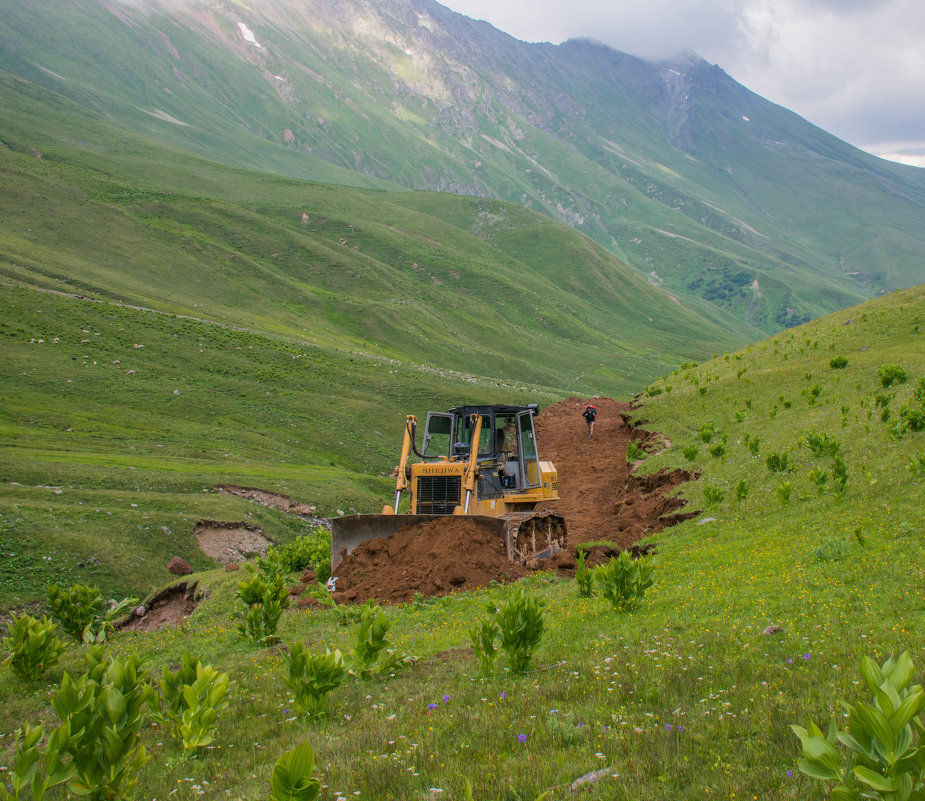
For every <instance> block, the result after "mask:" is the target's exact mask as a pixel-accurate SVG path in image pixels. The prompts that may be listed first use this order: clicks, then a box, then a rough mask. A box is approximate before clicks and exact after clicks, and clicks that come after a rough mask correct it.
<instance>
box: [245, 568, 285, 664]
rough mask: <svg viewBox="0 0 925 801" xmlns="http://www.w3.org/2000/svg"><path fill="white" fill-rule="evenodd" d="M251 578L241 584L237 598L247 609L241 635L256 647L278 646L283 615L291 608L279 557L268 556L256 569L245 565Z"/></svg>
mask: <svg viewBox="0 0 925 801" xmlns="http://www.w3.org/2000/svg"><path fill="white" fill-rule="evenodd" d="M244 567H245V568H246V569H247V571H248V572H249V573H250V576H249V577H248V578H246V579H244V580H243V581H241V582H239V583H238V591H237V593H236V595H235V597H236V598H237V599H238V600H239V601H241V602H242V603H243V604H244V605H245V607H246V609H245V612H244V619H243V620H242V621H241V622H240V623H239V624H238V631H240V632H241V633H242V634H243V635H244V636H245V637H247V638H248V639H249V640H251V642H253V643H255V644H256V645H264V646H266V645H272V644H273V643H275V642H276V639H277V638H276V629H277V627H278V626H279V621H280V618H281V617H282V616H283V611H284V610H285V609H287V608H288V606H289V590H288V588H287V587H286V575H285V573H284V572H283V567H282V562H281V561H280V557H279V554H277V553H276V552H269V553H268V554H267V558H266V559H258V560H257V567H256V568H255V567H254V566H253V565H251V564H246V565H244Z"/></svg>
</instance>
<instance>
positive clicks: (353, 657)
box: [348, 599, 392, 678]
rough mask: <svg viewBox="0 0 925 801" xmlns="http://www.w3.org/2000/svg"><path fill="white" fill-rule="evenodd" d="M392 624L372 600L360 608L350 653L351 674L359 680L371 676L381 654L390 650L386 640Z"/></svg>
mask: <svg viewBox="0 0 925 801" xmlns="http://www.w3.org/2000/svg"><path fill="white" fill-rule="evenodd" d="M391 627H392V622H391V621H390V620H389V619H388V617H386V614H385V612H383V611H382V609H381V608H380V607H379V604H377V603H376V602H375V601H373V600H372V599H370V600H368V601H367V602H366V603H365V604H363V606H361V607H360V619H359V620H358V621H357V624H356V625H355V626H354V628H353V633H354V636H355V645H354V647H353V648H352V649H351V650H350V652H349V653H348V657H349V661H350V672H351V673H353V674H354V675H355V676H357V677H358V678H364V677H366V676H368V675H369V674H370V672H371V671H372V669H373V667H374V666H375V664H376V660H377V659H379V656H380V654H381V653H382V652H383V651H385V649H386V648H388V645H389V643H388V640H387V639H386V637H387V635H388V633H389V629H390V628H391Z"/></svg>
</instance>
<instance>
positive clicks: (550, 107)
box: [0, 0, 925, 334]
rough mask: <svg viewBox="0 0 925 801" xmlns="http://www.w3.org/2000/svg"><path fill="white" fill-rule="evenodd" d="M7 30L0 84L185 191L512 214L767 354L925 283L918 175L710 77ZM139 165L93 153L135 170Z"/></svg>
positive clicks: (352, 42) (502, 52)
mask: <svg viewBox="0 0 925 801" xmlns="http://www.w3.org/2000/svg"><path fill="white" fill-rule="evenodd" d="M0 11H2V14H3V19H4V27H5V30H6V31H7V34H6V36H5V38H4V47H3V48H2V49H0V69H4V70H7V71H8V72H9V73H10V74H12V75H16V76H18V77H19V78H21V79H23V80H24V81H27V82H28V85H29V87H30V89H29V91H30V92H32V93H37V92H38V91H39V90H38V87H43V88H45V89H48V90H51V91H53V92H55V93H56V96H59V97H60V96H65V97H67V98H69V99H70V100H72V101H73V102H74V103H75V104H76V105H77V106H79V107H80V109H82V110H84V111H86V112H91V113H93V114H100V115H104V116H105V117H106V118H107V119H108V120H109V121H111V122H114V123H118V124H119V125H120V126H121V127H123V128H125V129H129V130H131V131H133V132H135V133H137V134H141V135H144V136H148V137H151V138H152V139H155V140H156V141H158V142H160V143H162V144H163V145H164V146H165V147H167V148H170V152H171V154H172V155H171V158H169V159H167V160H165V161H164V162H163V168H164V170H165V172H166V173H167V174H168V175H171V178H173V177H175V175H174V174H175V173H176V172H177V171H178V168H180V165H183V164H186V163H187V158H186V157H185V156H183V155H182V154H184V153H185V154H188V153H195V154H197V155H199V156H201V157H205V158H207V159H209V160H212V161H217V162H220V163H223V164H226V165H230V166H234V167H237V168H243V169H248V170H256V171H258V172H262V173H271V174H276V175H280V176H287V177H292V178H297V179H309V180H314V181H324V182H331V183H341V184H346V185H353V186H364V187H378V188H393V189H394V188H396V187H397V186H401V187H404V188H406V189H415V190H438V191H445V192H451V193H455V194H461V195H471V196H478V197H484V198H498V199H502V200H507V201H511V202H515V203H518V204H520V205H525V206H528V207H530V208H532V209H535V210H540V211H542V212H544V213H545V214H547V215H549V216H551V217H553V218H556V219H559V220H561V221H564V222H565V223H567V224H568V225H570V226H572V227H574V228H575V229H576V230H579V231H581V232H582V233H584V234H586V235H587V236H589V237H590V238H592V239H593V240H595V241H596V242H598V243H599V244H600V245H601V246H602V247H604V248H605V249H607V250H608V251H610V252H611V253H613V254H615V255H616V256H617V257H619V258H620V259H621V260H622V261H623V262H624V263H626V264H628V265H630V266H632V267H633V268H635V269H636V270H637V271H638V272H639V273H641V274H643V275H645V276H647V279H648V280H651V281H652V282H654V283H656V284H659V285H661V286H663V287H665V288H668V289H670V290H671V291H672V292H673V293H675V294H678V295H679V296H681V297H695V298H698V299H701V301H704V302H706V308H714V309H715V308H717V307H718V308H720V309H722V310H723V313H724V314H726V315H731V316H734V317H735V318H736V319H738V320H739V321H741V322H744V323H745V324H747V325H749V326H754V327H756V328H758V329H760V330H761V331H763V332H765V333H766V334H767V333H773V332H775V331H778V330H781V329H782V328H784V327H788V326H792V325H795V324H797V323H800V322H805V321H807V320H809V319H813V318H815V317H818V316H820V315H822V314H825V313H828V312H830V311H833V310H835V309H838V308H844V307H846V306H849V305H852V304H855V303H858V302H861V301H863V300H865V299H867V298H870V297H875V296H877V295H879V294H880V293H882V292H885V291H891V290H893V289H896V288H899V287H907V286H911V285H915V284H917V283H919V282H920V281H921V280H922V278H923V275H922V270H921V264H922V258H923V252H925V229H923V226H922V224H921V221H922V219H923V208H925V178H923V173H922V171H921V170H917V169H915V168H911V167H905V166H902V165H897V164H891V163H888V162H884V161H881V160H879V159H876V158H874V157H873V156H870V155H868V154H865V153H862V152H860V151H858V150H856V149H855V148H852V147H850V146H849V145H847V144H845V143H844V142H841V141H839V140H838V139H836V138H835V137H833V136H831V135H829V134H827V133H825V132H824V131H821V130H819V129H818V128H816V127H815V126H813V125H811V124H809V123H808V122H807V121H805V120H803V119H800V118H799V117H797V116H796V115H794V114H793V113H791V112H789V111H788V110H786V109H783V108H781V107H779V106H775V105H774V104H772V103H769V102H767V101H766V100H764V99H763V98H760V97H758V96H757V95H754V94H753V93H751V92H749V91H748V90H746V89H745V88H744V87H742V86H740V85H739V84H737V83H736V82H735V81H734V80H733V79H732V78H731V77H730V76H728V75H726V74H725V73H723V72H722V70H720V69H719V68H718V67H713V66H710V65H708V64H707V63H706V62H704V61H703V60H702V59H699V58H696V57H690V58H685V59H680V60H678V61H676V62H670V63H664V64H649V63H646V62H644V61H641V60H639V59H636V58H633V57H630V56H627V55H625V54H622V53H618V52H616V51H613V50H611V49H610V48H607V47H605V46H603V45H599V44H595V43H593V42H589V41H584V40H577V41H569V42H566V43H564V44H562V45H559V46H552V45H549V44H535V45H531V44H526V43H523V42H518V41H517V40H515V39H512V38H511V37H509V36H507V35H505V34H503V33H501V32H500V31H497V30H495V29H493V28H492V27H491V26H489V25H486V24H484V23H477V22H473V21H472V20H469V19H467V18H465V17H463V16H461V15H459V14H455V13H453V12H451V11H449V10H448V9H446V8H444V7H442V6H440V5H438V4H436V3H433V2H416V3H412V2H410V0H401V2H395V3H390V4H385V5H383V4H369V3H361V2H330V0H310V2H305V3H293V2H289V1H288V0H278V2H267V3H261V4H259V5H257V6H254V5H253V4H247V3H241V2H235V1H234V0H227V1H226V2H220V3H203V2H199V0H183V2H176V3H157V2H154V0H145V1H143V2H133V3H125V4H121V3H117V4H112V3H103V2H98V0H79V1H77V2H75V1H74V0H67V2H64V0H52V2H41V3H39V2H25V3H12V2H6V3H0ZM241 26H244V27H243V28H242V27H241ZM244 30H247V31H248V32H249V36H250V38H251V39H253V41H250V40H249V39H248V38H245V36H244ZM4 110H5V116H6V115H7V109H6V107H5V109H4ZM12 110H15V111H17V112H18V111H19V107H18V104H15V103H14V106H13V108H11V111H12ZM14 116H15V115H14ZM85 121H86V119H85ZM62 127H63V128H64V129H65V130H66V129H67V126H62ZM107 139H110V137H105V138H104V140H103V141H106V140H107ZM18 141H20V142H21V143H24V144H25V146H26V147H34V148H38V149H42V147H41V144H38V143H34V142H32V141H31V138H30V136H25V135H23V136H21V137H19V139H18ZM84 141H91V142H96V141H97V140H96V139H89V138H87V139H85V140H84ZM124 144H125V143H124V142H123V141H121V140H119V139H118V138H117V140H116V141H115V142H112V141H108V142H106V144H105V145H103V144H102V143H101V144H100V148H99V152H105V153H107V154H108V155H112V156H113V158H114V160H116V161H118V162H121V167H122V169H126V168H128V169H130V170H135V169H136V168H135V167H131V166H130V165H129V164H127V162H128V161H130V159H129V158H126V156H127V155H128V154H127V153H126V150H125V146H124ZM75 158H78V160H79V162H80V163H85V159H83V158H81V157H75ZM123 174H126V173H123ZM195 175H196V172H192V173H189V174H188V178H189V179H191V178H193V177H194V176H195ZM188 191H191V192H193V193H194V194H195V193H196V191H197V190H196V189H194V188H189V189H188ZM203 194H205V195H206V196H208V197H212V196H214V195H213V193H212V192H211V191H204V192H203Z"/></svg>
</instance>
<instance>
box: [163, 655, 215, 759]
mask: <svg viewBox="0 0 925 801" xmlns="http://www.w3.org/2000/svg"><path fill="white" fill-rule="evenodd" d="M228 684H229V680H228V674H227V673H220V672H219V671H218V670H216V669H215V668H214V667H212V666H211V665H203V664H202V662H200V661H199V659H197V658H194V657H192V656H190V654H189V653H188V652H187V651H184V652H183V661H182V663H181V664H180V669H179V670H178V671H176V672H174V671H172V670H170V668H168V667H165V668H164V669H163V672H162V674H161V681H160V691H161V701H162V704H159V705H158V709H157V711H155V712H154V713H153V714H152V717H153V718H154V719H155V720H157V721H158V722H159V723H161V724H162V725H164V726H166V727H167V728H168V729H169V730H170V732H171V734H173V736H174V737H176V738H177V739H178V740H180V742H182V743H183V749H184V750H185V751H191V750H193V749H194V748H204V747H205V746H207V745H210V744H211V743H212V740H213V739H214V734H215V722H216V720H217V718H218V713H219V712H220V711H221V710H223V709H224V708H225V707H226V706H228V699H227V695H228Z"/></svg>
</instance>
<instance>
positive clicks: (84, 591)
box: [48, 584, 138, 643]
mask: <svg viewBox="0 0 925 801" xmlns="http://www.w3.org/2000/svg"><path fill="white" fill-rule="evenodd" d="M137 603H138V599H137V598H123V599H122V600H121V601H118V602H116V601H115V600H111V601H109V603H108V604H107V603H106V602H105V601H104V600H103V597H102V595H101V594H100V591H99V589H97V588H96V587H88V586H87V585H85V584H74V585H73V586H72V587H71V588H70V589H67V590H65V589H62V588H61V587H59V586H58V585H57V584H49V585H48V605H49V606H50V607H51V611H52V614H53V615H54V616H55V617H56V618H58V620H60V621H61V628H63V629H64V630H65V631H66V632H67V633H68V634H70V635H71V636H72V637H73V638H74V639H75V640H77V641H78V642H84V643H100V642H105V640H106V637H107V635H108V634H109V632H110V631H112V629H113V627H114V623H115V621H116V620H118V619H119V618H120V617H122V616H124V615H125V613H126V612H127V611H128V610H129V609H130V608H131V607H133V606H134V605H135V604H137Z"/></svg>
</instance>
